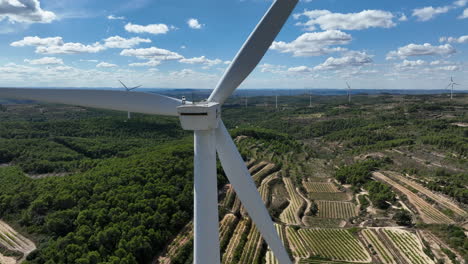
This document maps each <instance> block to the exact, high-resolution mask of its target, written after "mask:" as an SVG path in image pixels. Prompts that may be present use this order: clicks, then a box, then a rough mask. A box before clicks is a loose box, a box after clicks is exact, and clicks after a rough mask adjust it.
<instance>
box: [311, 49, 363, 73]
mask: <svg viewBox="0 0 468 264" xmlns="http://www.w3.org/2000/svg"><path fill="white" fill-rule="evenodd" d="M371 63H372V57H371V56H370V55H368V54H367V53H366V52H358V51H350V52H347V53H346V54H345V55H344V56H342V57H340V58H334V57H330V58H328V59H327V60H326V61H325V62H324V63H322V64H320V65H317V66H315V67H314V69H315V70H337V69H341V68H346V67H359V66H365V65H368V64H371Z"/></svg>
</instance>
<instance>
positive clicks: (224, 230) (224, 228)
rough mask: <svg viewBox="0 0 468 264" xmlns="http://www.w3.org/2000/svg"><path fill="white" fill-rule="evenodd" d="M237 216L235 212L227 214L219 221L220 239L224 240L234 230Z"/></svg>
mask: <svg viewBox="0 0 468 264" xmlns="http://www.w3.org/2000/svg"><path fill="white" fill-rule="evenodd" d="M236 220H237V217H236V216H235V215H234V214H226V215H225V216H224V217H223V220H221V222H220V223H219V240H220V241H223V240H224V239H225V238H226V237H227V236H229V235H230V234H231V232H232V229H233V227H234V224H235V222H236Z"/></svg>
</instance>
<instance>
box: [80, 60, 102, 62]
mask: <svg viewBox="0 0 468 264" xmlns="http://www.w3.org/2000/svg"><path fill="white" fill-rule="evenodd" d="M80 61H84V62H98V60H83V59H80Z"/></svg>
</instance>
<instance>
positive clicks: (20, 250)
mask: <svg viewBox="0 0 468 264" xmlns="http://www.w3.org/2000/svg"><path fill="white" fill-rule="evenodd" d="M0 248H2V249H4V251H5V252H4V254H5V255H3V254H2V251H0V263H2V264H3V263H5V264H10V263H11V264H16V263H21V262H22V261H23V260H25V259H26V257H27V256H28V254H29V253H31V252H32V251H33V250H35V249H36V245H35V244H34V243H33V242H32V241H31V240H29V239H27V238H26V237H24V236H23V235H21V234H20V233H18V232H16V231H15V230H14V229H13V228H12V227H11V226H9V225H8V224H7V223H5V222H3V221H1V220H0ZM6 253H8V254H6Z"/></svg>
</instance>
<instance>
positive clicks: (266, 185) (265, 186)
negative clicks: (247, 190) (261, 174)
mask: <svg viewBox="0 0 468 264" xmlns="http://www.w3.org/2000/svg"><path fill="white" fill-rule="evenodd" d="M277 178H278V174H277V173H274V174H271V175H268V176H267V177H266V178H265V179H264V180H263V181H262V184H260V187H259V188H258V192H259V193H260V195H261V196H262V200H263V201H264V202H265V205H266V206H267V207H268V205H269V204H270V183H271V181H272V180H274V179H277Z"/></svg>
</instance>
